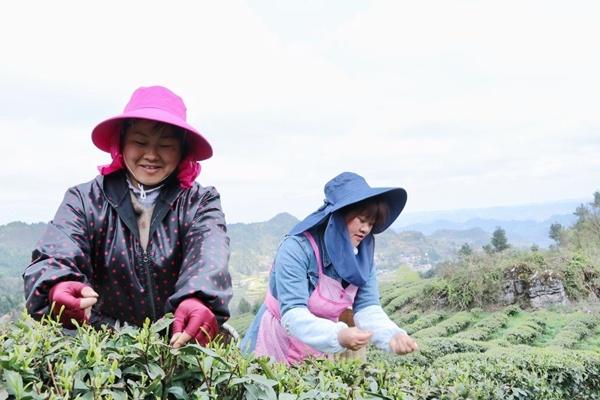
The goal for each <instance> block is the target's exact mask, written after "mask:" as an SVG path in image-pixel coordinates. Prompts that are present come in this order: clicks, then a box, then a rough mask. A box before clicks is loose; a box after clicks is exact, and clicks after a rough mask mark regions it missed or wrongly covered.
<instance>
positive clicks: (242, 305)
mask: <svg viewBox="0 0 600 400" xmlns="http://www.w3.org/2000/svg"><path fill="white" fill-rule="evenodd" d="M251 309H252V306H251V305H250V303H248V300H246V299H245V298H243V297H242V299H241V300H240V302H239V303H238V311H239V312H240V314H245V313H247V312H250V310H251Z"/></svg>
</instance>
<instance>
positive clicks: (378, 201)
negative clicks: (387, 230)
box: [341, 197, 390, 226]
mask: <svg viewBox="0 0 600 400" xmlns="http://www.w3.org/2000/svg"><path fill="white" fill-rule="evenodd" d="M341 212H342V214H343V215H344V219H345V220H346V221H349V220H351V219H353V218H355V217H358V216H361V217H365V218H367V219H369V220H370V221H371V222H373V225H374V226H375V225H385V224H386V223H387V220H388V217H389V215H390V208H389V207H388V204H387V202H386V201H385V200H384V199H382V198H381V197H372V198H369V199H366V200H363V201H359V202H358V203H354V204H350V205H349V206H346V207H344V208H342V209H341Z"/></svg>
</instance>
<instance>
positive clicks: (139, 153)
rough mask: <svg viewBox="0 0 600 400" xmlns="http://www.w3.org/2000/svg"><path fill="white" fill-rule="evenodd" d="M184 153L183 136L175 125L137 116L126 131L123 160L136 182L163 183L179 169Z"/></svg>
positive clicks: (145, 184) (130, 175)
mask: <svg viewBox="0 0 600 400" xmlns="http://www.w3.org/2000/svg"><path fill="white" fill-rule="evenodd" d="M181 153H182V149H181V138H180V137H179V135H178V134H177V132H176V130H175V128H174V127H172V126H171V125H167V124H162V123H157V122H156V121H150V120H145V119H137V120H133V122H132V123H131V124H130V125H129V126H128V127H127V129H126V131H125V136H124V138H123V160H124V161H125V164H126V165H127V169H128V173H129V177H130V178H131V179H132V180H133V182H134V183H141V184H143V185H144V186H150V187H152V186H156V185H158V184H160V183H161V182H162V181H163V180H165V179H166V178H167V177H168V176H169V175H171V173H172V172H173V171H175V169H176V168H177V166H178V165H179V161H180V160H181Z"/></svg>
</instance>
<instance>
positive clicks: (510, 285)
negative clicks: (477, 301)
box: [500, 266, 568, 308]
mask: <svg viewBox="0 0 600 400" xmlns="http://www.w3.org/2000/svg"><path fill="white" fill-rule="evenodd" d="M529 272H530V271H527V270H525V268H524V267H523V266H516V267H514V268H513V269H511V270H510V271H509V272H508V273H507V276H506V278H507V279H506V281H505V283H504V286H503V288H502V289H503V290H502V296H501V299H500V300H501V302H502V303H503V304H506V305H508V304H514V303H521V304H523V303H525V304H526V305H529V306H531V307H533V308H544V307H548V306H551V305H556V304H567V302H568V299H567V294H566V292H565V287H564V285H563V282H562V280H561V279H560V277H559V276H557V275H556V274H554V273H553V272H552V271H542V272H535V273H534V274H533V275H529Z"/></svg>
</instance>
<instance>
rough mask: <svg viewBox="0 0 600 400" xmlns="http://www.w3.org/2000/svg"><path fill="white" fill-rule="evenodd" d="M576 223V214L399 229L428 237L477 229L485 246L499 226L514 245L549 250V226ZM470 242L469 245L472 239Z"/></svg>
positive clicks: (415, 226)
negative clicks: (533, 246) (482, 236)
mask: <svg viewBox="0 0 600 400" xmlns="http://www.w3.org/2000/svg"><path fill="white" fill-rule="evenodd" d="M576 220H577V217H576V216H575V215H573V214H563V215H554V216H552V217H550V218H548V219H546V220H544V221H534V220H523V221H518V220H500V219H483V218H473V219H470V220H467V221H464V222H455V221H448V220H437V221H433V222H428V223H420V224H412V225H407V226H403V227H402V228H399V229H400V230H401V231H404V230H408V231H419V232H423V233H424V234H426V235H432V237H434V238H435V237H436V235H437V234H438V232H445V234H446V236H448V235H451V236H454V237H455V238H458V237H459V236H460V235H461V233H459V232H468V231H470V230H472V229H476V228H478V229H480V230H481V231H483V232H484V233H485V235H486V236H487V240H485V243H487V242H489V238H490V237H491V235H492V232H493V231H494V230H495V229H496V228H497V227H501V228H502V229H504V230H505V231H506V236H507V238H508V241H509V242H510V243H512V244H513V245H515V246H521V247H523V246H527V247H528V246H531V245H532V244H534V243H535V244H537V245H539V246H542V247H547V246H549V245H550V244H552V243H553V241H552V240H551V239H550V238H549V237H548V232H549V231H550V225H552V224H554V223H559V224H561V225H563V226H564V227H569V226H571V225H573V224H574V223H575V221H576ZM471 239H473V238H471ZM467 242H470V240H468V241H467Z"/></svg>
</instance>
